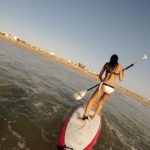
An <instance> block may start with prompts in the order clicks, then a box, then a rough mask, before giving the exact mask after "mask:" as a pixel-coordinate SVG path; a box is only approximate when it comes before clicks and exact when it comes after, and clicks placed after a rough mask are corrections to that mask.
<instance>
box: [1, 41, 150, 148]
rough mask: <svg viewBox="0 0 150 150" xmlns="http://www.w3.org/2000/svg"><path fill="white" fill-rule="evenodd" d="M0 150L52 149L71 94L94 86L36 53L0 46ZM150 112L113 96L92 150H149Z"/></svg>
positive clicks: (72, 102)
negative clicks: (99, 134)
mask: <svg viewBox="0 0 150 150" xmlns="http://www.w3.org/2000/svg"><path fill="white" fill-rule="evenodd" d="M0 64H1V65H0V150H57V146H56V144H57V139H58V133H59V131H60V128H61V125H62V123H63V121H64V120H65V118H67V117H68V116H69V115H70V114H71V113H72V111H73V110H74V109H76V108H77V107H78V106H79V105H82V104H83V103H85V101H86V100H87V99H88V98H89V97H90V94H91V93H90V92H89V93H88V94H87V96H86V97H85V98H84V99H83V100H82V101H75V100H74V98H73V93H74V92H76V90H82V89H86V88H87V87H90V86H92V85H93V84H95V83H94V81H92V80H91V79H89V78H87V77H86V76H84V75H81V74H79V73H77V72H74V71H72V70H71V69H69V68H66V67H65V66H63V65H61V64H59V63H56V62H54V61H52V60H50V59H48V58H44V57H42V56H40V55H38V54H36V53H35V52H31V51H28V50H26V49H23V48H19V47H16V46H14V45H11V44H8V43H6V42H4V41H0ZM149 114H150V110H149V108H147V107H144V106H143V105H141V104H138V103H136V102H135V101H132V100H130V99H129V98H128V97H126V96H125V95H122V94H121V93H119V92H118V91H117V92H116V93H115V94H114V95H113V96H112V97H111V99H110V100H109V101H108V103H107V104H106V105H105V108H104V110H103V126H102V132H101V136H100V138H99V140H98V142H97V144H96V146H95V147H94V150H100V149H101V150H111V149H114V150H130V149H131V150H136V149H138V150H149V149H150V146H149V143H150V141H149V139H150V135H149V133H150V115H149Z"/></svg>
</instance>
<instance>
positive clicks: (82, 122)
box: [77, 117, 85, 125]
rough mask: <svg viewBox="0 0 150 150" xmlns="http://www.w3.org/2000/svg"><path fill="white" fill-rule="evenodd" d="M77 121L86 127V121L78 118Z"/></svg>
mask: <svg viewBox="0 0 150 150" xmlns="http://www.w3.org/2000/svg"><path fill="white" fill-rule="evenodd" d="M77 119H78V121H79V123H80V125H84V124H85V120H83V119H82V118H80V117H78V118H77Z"/></svg>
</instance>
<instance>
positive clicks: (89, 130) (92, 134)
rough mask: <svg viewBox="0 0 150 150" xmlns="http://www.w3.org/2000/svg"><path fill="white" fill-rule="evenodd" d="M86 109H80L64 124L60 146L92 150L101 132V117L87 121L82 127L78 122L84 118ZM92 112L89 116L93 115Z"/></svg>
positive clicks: (77, 149)
mask: <svg viewBox="0 0 150 150" xmlns="http://www.w3.org/2000/svg"><path fill="white" fill-rule="evenodd" d="M84 111H85V109H84V108H83V107H79V108H78V109H77V110H76V111H75V112H74V113H73V114H72V115H71V117H70V118H69V120H68V121H67V122H66V123H65V124H64V126H63V128H62V132H61V133H60V136H59V143H58V144H60V145H62V144H64V145H65V146H66V147H69V148H72V149H73V150H90V149H91V148H92V147H93V146H94V145H95V143H96V141H97V139H98V136H99V133H100V130H101V125H102V124H101V116H99V115H98V116H96V117H95V119H94V120H85V122H84V124H83V125H82V124H81V123H80V121H79V120H78V118H79V117H82V116H83V113H84ZM93 114H94V111H91V112H90V113H89V115H93Z"/></svg>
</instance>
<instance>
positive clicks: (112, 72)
mask: <svg viewBox="0 0 150 150" xmlns="http://www.w3.org/2000/svg"><path fill="white" fill-rule="evenodd" d="M117 66H118V65H116V67H115V68H114V71H111V70H109V69H108V64H107V66H106V74H109V73H110V74H114V75H119V73H116V72H115V70H116V68H117Z"/></svg>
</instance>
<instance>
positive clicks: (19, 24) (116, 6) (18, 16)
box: [0, 0, 150, 99]
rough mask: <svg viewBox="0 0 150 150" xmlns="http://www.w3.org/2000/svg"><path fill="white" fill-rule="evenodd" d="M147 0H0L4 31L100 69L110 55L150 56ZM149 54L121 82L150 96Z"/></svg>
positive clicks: (125, 59) (125, 60) (126, 60)
mask: <svg viewBox="0 0 150 150" xmlns="http://www.w3.org/2000/svg"><path fill="white" fill-rule="evenodd" d="M149 8H150V1H149V0H24V1H23V0H13V1H12V0H0V32H8V33H11V34H14V35H16V36H18V37H19V38H20V39H23V40H25V41H27V42H28V43H31V44H33V45H35V46H37V47H40V48H43V49H46V50H47V51H49V52H54V53H55V54H56V55H57V56H59V57H62V58H64V59H68V60H72V61H73V62H76V63H78V62H80V63H82V64H84V65H85V66H86V67H87V68H88V69H89V70H91V71H94V72H96V73H99V72H100V70H101V68H102V67H103V65H104V64H105V63H106V62H107V61H109V58H110V56H111V55H112V54H117V55H118V56H119V63H120V64H121V65H122V66H123V67H126V66H128V65H130V64H131V63H134V62H135V61H136V60H137V59H140V58H142V56H143V55H144V54H148V55H150V9H149ZM149 79H150V59H147V60H145V61H141V62H140V63H137V64H136V65H135V66H134V67H133V68H131V69H129V70H127V71H126V73H125V80H124V81H123V82H122V83H119V82H118V84H119V85H121V86H123V87H125V88H127V89H129V90H131V91H133V92H136V93H138V94H140V95H142V96H144V97H146V98H148V99H150V84H149Z"/></svg>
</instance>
